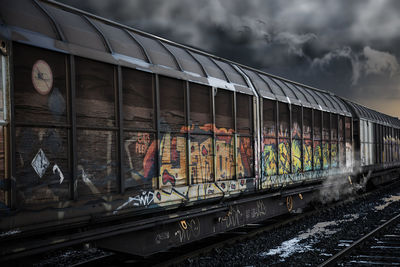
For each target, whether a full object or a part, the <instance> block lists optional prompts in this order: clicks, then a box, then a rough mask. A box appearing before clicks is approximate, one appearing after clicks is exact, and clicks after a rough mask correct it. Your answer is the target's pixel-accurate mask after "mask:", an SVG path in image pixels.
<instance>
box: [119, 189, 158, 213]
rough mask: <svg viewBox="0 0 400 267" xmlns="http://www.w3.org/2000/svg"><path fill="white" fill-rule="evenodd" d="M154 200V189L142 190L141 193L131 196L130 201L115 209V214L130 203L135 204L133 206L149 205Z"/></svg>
mask: <svg viewBox="0 0 400 267" xmlns="http://www.w3.org/2000/svg"><path fill="white" fill-rule="evenodd" d="M153 201H154V192H152V191H142V193H141V194H139V195H137V196H135V197H129V199H128V201H126V202H125V203H124V204H122V205H121V206H119V207H118V208H117V209H116V210H115V211H114V214H115V213H117V212H118V211H119V210H121V209H123V208H124V207H126V206H128V205H133V206H136V207H137V206H146V207H147V206H149V205H150V204H151V203H153Z"/></svg>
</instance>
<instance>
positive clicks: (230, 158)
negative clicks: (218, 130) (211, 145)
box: [216, 136, 235, 181]
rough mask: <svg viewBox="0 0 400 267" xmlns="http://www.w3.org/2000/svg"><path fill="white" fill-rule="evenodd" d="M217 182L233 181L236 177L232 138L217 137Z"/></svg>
mask: <svg viewBox="0 0 400 267" xmlns="http://www.w3.org/2000/svg"><path fill="white" fill-rule="evenodd" d="M216 139H217V140H216V150H217V151H216V157H217V168H216V171H217V172H216V180H217V181H221V180H231V179H233V177H234V175H235V162H234V150H233V149H234V146H233V144H232V142H231V141H232V140H231V139H232V138H227V136H217V138H216Z"/></svg>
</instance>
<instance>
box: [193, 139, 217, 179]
mask: <svg viewBox="0 0 400 267" xmlns="http://www.w3.org/2000/svg"><path fill="white" fill-rule="evenodd" d="M190 158H191V160H190V161H191V162H190V167H189V168H190V178H191V180H192V182H193V183H194V184H198V183H206V182H212V181H213V180H214V167H213V166H214V159H213V142H212V137H210V136H207V135H196V136H191V142H190Z"/></svg>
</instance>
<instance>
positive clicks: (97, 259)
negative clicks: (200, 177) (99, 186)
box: [39, 181, 400, 266]
mask: <svg viewBox="0 0 400 267" xmlns="http://www.w3.org/2000/svg"><path fill="white" fill-rule="evenodd" d="M399 185H400V181H397V182H394V183H391V184H390V185H387V186H383V187H381V188H379V189H377V190H374V191H371V192H367V193H364V194H361V195H358V196H357V197H355V198H352V199H347V200H342V201H339V202H336V203H334V204H331V205H329V206H327V207H323V208H319V209H313V210H310V211H306V212H304V213H302V214H286V215H284V216H280V217H275V218H272V219H269V220H267V221H264V222H260V223H257V224H249V225H246V226H244V227H241V228H237V229H234V230H232V231H230V232H226V233H223V234H219V235H217V236H213V237H209V238H206V239H203V240H200V241H197V242H194V243H192V244H190V245H186V246H183V247H177V248H172V249H170V250H168V251H165V252H161V253H157V254H155V255H152V256H149V257H139V256H132V255H127V254H120V253H107V255H104V254H102V253H100V254H99V255H92V256H90V257H86V258H85V259H84V260H79V261H75V262H70V263H69V264H68V265H69V266H110V265H113V264H117V265H125V264H136V265H138V266H139V265H140V266H172V265H180V266H184V265H186V263H189V264H190V261H191V259H193V258H195V257H198V256H202V255H207V254H208V253H209V252H211V251H213V250H220V249H222V248H223V247H225V246H228V245H231V244H234V243H240V242H245V240H249V239H252V238H255V237H256V236H257V235H261V234H262V233H264V232H268V231H272V230H274V229H277V228H280V227H283V226H287V225H292V224H296V223H298V222H301V221H303V220H307V218H310V217H312V216H315V215H318V214H321V213H326V212H330V211H334V210H335V209H336V208H341V207H344V206H345V205H347V204H351V203H355V202H357V201H359V200H360V199H362V198H367V197H368V196H369V195H371V194H375V193H378V192H379V191H385V190H386V189H387V188H389V187H394V186H396V187H397V186H399ZM399 232H400V231H399ZM399 236H400V233H399ZM94 245H95V243H94ZM58 258H59V257H58ZM39 266H40V264H39Z"/></svg>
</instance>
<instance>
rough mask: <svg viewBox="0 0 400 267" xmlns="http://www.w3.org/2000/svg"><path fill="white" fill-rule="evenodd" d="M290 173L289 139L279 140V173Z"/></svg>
mask: <svg viewBox="0 0 400 267" xmlns="http://www.w3.org/2000/svg"><path fill="white" fill-rule="evenodd" d="M286 173H290V144H289V140H286V139H283V140H279V174H286Z"/></svg>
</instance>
